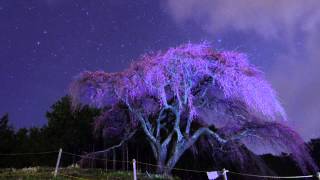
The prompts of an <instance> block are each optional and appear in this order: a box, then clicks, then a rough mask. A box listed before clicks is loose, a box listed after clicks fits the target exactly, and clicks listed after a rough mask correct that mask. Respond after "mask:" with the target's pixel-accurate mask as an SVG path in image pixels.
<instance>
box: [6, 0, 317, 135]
mask: <svg viewBox="0 0 320 180" xmlns="http://www.w3.org/2000/svg"><path fill="white" fill-rule="evenodd" d="M289 1H290V2H289ZM319 8H320V2H318V1H317V0H310V1H308V2H307V3H306V2H305V3H303V2H302V1H299V0H292V1H291V0H280V1H278V0H268V1H255V0H239V1H232V0H135V1H132V0H116V1H115V0H92V1H88V0H28V1H22V0H21V1H19V0H17V1H13V0H0V62H1V63H0V82H1V88H0V101H1V103H0V116H1V115H3V114H5V113H9V116H10V121H11V123H12V124H13V126H14V127H15V128H20V127H32V126H40V125H43V124H45V123H46V118H45V112H46V111H48V110H50V106H51V105H52V104H53V103H54V102H56V101H57V100H58V99H59V98H60V97H62V96H64V95H66V94H67V90H68V85H69V83H70V81H71V80H72V78H73V77H74V76H75V75H77V74H78V73H80V72H82V71H84V70H89V71H96V70H103V71H108V72H115V71H121V70H123V69H125V68H126V67H128V65H129V64H130V63H131V62H132V61H134V60H135V59H137V58H138V57H139V56H140V55H141V54H144V53H146V52H150V51H158V50H165V49H167V48H168V47H172V46H177V45H179V44H181V43H187V42H195V43H198V42H202V41H203V40H207V41H210V42H211V43H212V45H213V46H214V47H215V48H216V49H217V50H236V51H242V52H245V53H247V54H248V56H249V58H250V61H251V62H252V63H253V64H255V65H256V66H258V67H259V68H260V69H261V70H263V71H264V72H265V73H266V78H267V79H268V80H269V81H270V82H271V84H272V86H273V87H274V88H275V89H276V90H277V91H278V95H279V97H280V99H281V102H282V103H283V105H284V107H285V109H286V110H287V113H288V116H289V119H290V121H289V125H290V126H292V127H293V128H295V129H296V130H297V131H298V132H300V133H301V134H302V136H303V137H304V138H305V139H310V138H315V137H320V119H319V117H320V96H319V94H318V92H320V80H319V77H320V70H319V69H318V68H320V60H319V57H320V53H319V52H320V46H319V42H320V35H319V34H318V33H317V32H319V30H320V13H319V11H317V9H319Z"/></svg>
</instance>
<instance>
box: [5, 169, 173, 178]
mask: <svg viewBox="0 0 320 180" xmlns="http://www.w3.org/2000/svg"><path fill="white" fill-rule="evenodd" d="M53 173H54V169H53V168H47V167H30V168H23V169H12V168H11V169H0V179H1V180H69V179H74V180H113V179H114V180H132V179H133V174H132V172H126V171H108V172H106V171H104V170H102V169H82V168H74V167H72V168H61V169H60V170H59V173H58V176H57V177H55V178H54V177H53ZM137 176H138V179H139V180H151V179H156V180H165V179H168V180H169V179H170V180H175V179H177V180H178V179H179V178H177V177H175V178H173V177H164V176H161V175H156V174H146V173H140V172H139V173H138V174H137Z"/></svg>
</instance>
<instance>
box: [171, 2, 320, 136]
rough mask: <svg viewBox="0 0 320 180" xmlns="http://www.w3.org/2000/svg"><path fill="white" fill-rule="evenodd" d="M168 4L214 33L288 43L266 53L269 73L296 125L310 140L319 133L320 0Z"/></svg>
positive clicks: (179, 17) (179, 18) (175, 14)
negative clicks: (271, 53)
mask: <svg viewBox="0 0 320 180" xmlns="http://www.w3.org/2000/svg"><path fill="white" fill-rule="evenodd" d="M166 7H167V8H168V12H169V13H170V15H171V16H172V18H173V19H174V20H175V22H177V23H178V24H185V23H189V22H190V21H193V22H195V23H197V24H198V25H199V26H201V27H202V28H204V29H205V30H206V31H207V32H208V33H211V34H212V35H213V36H215V35H217V34H218V33H221V32H225V31H228V30H235V31H237V32H244V33H248V32H249V33H251V34H252V35H255V36H258V37H260V39H261V41H268V42H272V43H274V44H281V45H283V46H284V47H285V49H284V50H283V51H281V53H280V54H278V55H276V56H274V57H273V58H272V59H270V58H269V57H265V60H267V61H272V62H273V63H272V67H268V68H267V69H269V71H268V72H267V76H268V78H269V79H270V80H271V82H272V84H273V85H274V87H275V88H276V89H277V90H278V92H279V96H280V97H281V99H282V101H283V104H284V106H285V108H286V110H287V112H288V115H289V118H291V119H292V121H291V122H292V125H293V126H294V127H295V128H296V129H297V130H298V131H299V132H300V133H301V134H302V135H303V137H304V138H305V139H309V138H315V137H320V118H319V117H320V95H319V92H320V69H319V68H320V33H319V32H320V11H319V9H320V1H318V0H308V1H301V0H267V1H257V0H237V1H234V0H167V1H166ZM239 43H240V44H241V42H239ZM251 43H259V42H251ZM275 47H276V46H275Z"/></svg>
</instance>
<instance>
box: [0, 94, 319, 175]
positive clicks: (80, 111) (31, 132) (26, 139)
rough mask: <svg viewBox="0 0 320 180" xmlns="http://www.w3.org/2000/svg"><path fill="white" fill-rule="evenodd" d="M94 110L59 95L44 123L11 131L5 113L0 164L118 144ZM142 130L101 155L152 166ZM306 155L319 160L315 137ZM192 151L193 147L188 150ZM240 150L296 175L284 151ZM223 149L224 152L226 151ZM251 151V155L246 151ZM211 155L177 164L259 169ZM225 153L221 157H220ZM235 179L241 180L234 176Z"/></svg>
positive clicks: (45, 161)
mask: <svg viewBox="0 0 320 180" xmlns="http://www.w3.org/2000/svg"><path fill="white" fill-rule="evenodd" d="M99 114H100V110H99V109H94V108H90V107H88V106H83V107H81V108H74V107H72V105H71V101H70V98H69V97H68V96H65V97H63V98H61V99H60V100H59V101H58V102H56V103H55V104H54V105H52V107H51V110H50V111H48V112H47V113H46V117H47V120H48V122H47V124H46V125H44V126H43V127H32V128H21V129H18V130H15V129H14V128H13V127H12V126H11V125H10V121H9V115H8V114H5V115H3V116H2V117H1V119H0V154H1V155H0V168H22V167H29V166H54V165H55V163H56V158H57V153H53V154H44V155H18V156H5V155H3V154H12V153H37V152H46V151H58V150H59V148H63V151H65V152H70V153H74V154H82V155H85V154H86V153H90V152H94V151H98V150H101V149H106V147H110V146H112V145H115V144H117V143H118V142H120V140H119V139H114V140H113V141H108V142H105V141H103V138H102V136H101V135H100V134H99V133H92V132H94V127H93V122H94V119H95V118H96V117H97V116H98V115H99ZM144 138H145V137H144V135H143V132H138V133H136V135H135V136H134V137H133V138H132V139H131V140H130V141H129V142H127V143H126V144H124V145H123V146H122V147H120V148H118V149H116V150H115V151H111V152H108V154H105V155H106V156H104V157H96V158H106V157H107V158H108V159H110V160H119V161H130V160H132V159H133V158H135V159H137V160H138V161H140V162H146V163H151V164H156V160H155V159H154V157H153V154H152V150H151V149H150V147H149V146H148V144H147V143H145V139H144ZM308 145H309V146H310V150H311V154H312V156H313V158H314V160H315V162H316V163H317V165H318V166H319V165H320V164H319V162H320V139H313V140H311V141H310V142H309V143H308ZM194 149H197V148H194ZM243 150H244V151H246V152H247V153H249V155H250V156H249V157H252V159H253V161H255V160H256V159H257V158H258V159H262V160H263V161H264V162H265V163H266V166H267V167H268V168H270V170H266V171H265V172H264V173H265V174H270V173H272V174H278V175H297V174H300V170H299V168H298V167H297V166H296V164H295V162H294V161H293V160H292V158H291V157H290V155H288V154H283V155H281V156H274V155H271V154H267V155H263V156H260V157H257V156H255V155H253V154H252V153H251V152H250V151H249V150H247V149H246V148H245V147H243ZM226 153H227V152H226ZM250 153H251V154H250ZM211 157H212V156H211V155H210V154H208V153H207V151H203V152H202V151H200V150H196V151H194V150H192V148H191V150H188V151H187V152H186V153H185V154H184V155H183V156H182V158H181V159H180V161H179V162H178V164H177V166H176V167H177V168H186V169H198V170H209V169H221V168H222V167H224V168H227V169H230V170H235V171H240V170H241V172H247V173H254V172H261V170H259V169H254V166H251V167H250V164H248V166H247V167H239V166H241V165H240V163H239V164H237V162H232V161H228V160H225V159H224V158H225V156H224V154H223V152H222V153H221V155H220V156H219V157H220V158H211ZM226 157H227V156H226ZM80 159H81V158H80V157H76V156H70V155H66V154H63V156H62V161H61V164H62V166H68V165H71V164H74V163H76V162H79V160H80ZM82 165H83V166H85V167H88V168H90V167H92V168H106V166H107V167H108V169H124V170H125V169H127V168H131V165H130V164H129V163H125V162H121V163H112V162H111V163H110V162H108V163H106V162H105V161H103V160H96V161H85V163H84V164H82ZM138 168H139V169H140V170H141V171H148V172H155V170H156V168H155V167H153V166H148V165H140V166H139V167H138ZM173 173H174V174H176V175H179V176H181V177H182V178H183V179H190V178H195V177H197V178H205V177H206V175H205V174H196V173H192V172H181V171H175V170H173ZM237 179H241V178H240V177H237Z"/></svg>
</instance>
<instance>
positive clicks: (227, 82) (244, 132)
mask: <svg viewBox="0 0 320 180" xmlns="http://www.w3.org/2000/svg"><path fill="white" fill-rule="evenodd" d="M70 95H71V97H72V101H73V104H74V105H79V104H88V105H90V106H94V107H99V108H103V109H104V111H103V114H102V115H101V116H100V117H99V118H97V119H96V121H95V125H96V129H101V130H102V132H103V134H104V137H106V138H108V137H113V136H115V135H116V136H120V137H121V138H123V139H126V137H128V136H130V134H131V133H133V132H134V130H135V129H136V128H138V127H139V128H142V130H143V132H144V133H145V136H146V139H147V141H148V142H149V144H150V146H151V148H152V150H153V152H154V156H155V158H156V159H157V161H158V164H159V165H160V167H163V168H162V169H159V171H160V172H163V171H166V169H169V172H170V170H171V169H172V168H173V167H174V166H175V164H176V163H177V161H178V160H179V158H180V157H181V155H182V154H183V153H184V152H185V151H186V150H187V149H189V148H190V147H193V146H194V144H195V143H196V142H198V141H199V140H201V142H202V148H208V149H209V151H211V152H212V155H213V156H215V155H216V154H217V153H216V152H217V151H219V150H223V149H225V148H227V149H232V151H230V153H229V155H230V157H233V158H236V159H237V160H239V161H242V162H243V163H245V161H246V158H245V153H243V151H242V150H241V148H242V146H243V145H244V146H246V147H247V148H248V149H250V150H251V151H253V152H255V153H266V152H272V153H281V152H286V153H291V154H292V155H293V158H294V159H295V160H296V162H297V163H298V164H299V166H300V167H301V168H302V170H303V171H306V170H307V168H313V169H314V168H316V166H315V165H314V164H313V162H312V159H311V157H310V156H309V153H308V150H307V147H306V146H305V145H304V142H303V140H302V139H301V138H300V136H299V135H298V134H297V133H296V132H295V131H293V130H292V129H290V128H289V127H288V126H286V125H285V121H286V119H287V117H286V114H285V111H284V109H283V107H282V106H281V104H280V102H279V100H278V99H277V96H276V94H275V92H274V90H273V89H272V87H271V86H270V84H269V83H268V82H267V81H266V80H265V78H264V75H263V73H262V72H261V71H260V70H258V69H257V68H256V67H255V66H253V65H252V64H250V63H249V61H248V58H247V56H246V55H245V54H243V53H238V52H232V51H223V52H217V51H215V50H214V49H213V48H212V47H211V46H210V45H209V44H206V43H201V44H190V43H189V44H184V45H181V46H178V47H176V48H170V49H169V50H167V51H165V52H158V53H150V54H146V55H143V56H142V57H141V58H140V59H138V60H137V61H135V62H134V63H133V64H131V66H130V67H129V68H128V69H126V70H124V71H122V72H116V73H107V72H101V71H98V72H83V73H81V74H80V75H79V76H78V77H76V79H75V81H74V82H73V83H72V84H71V88H70Z"/></svg>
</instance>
